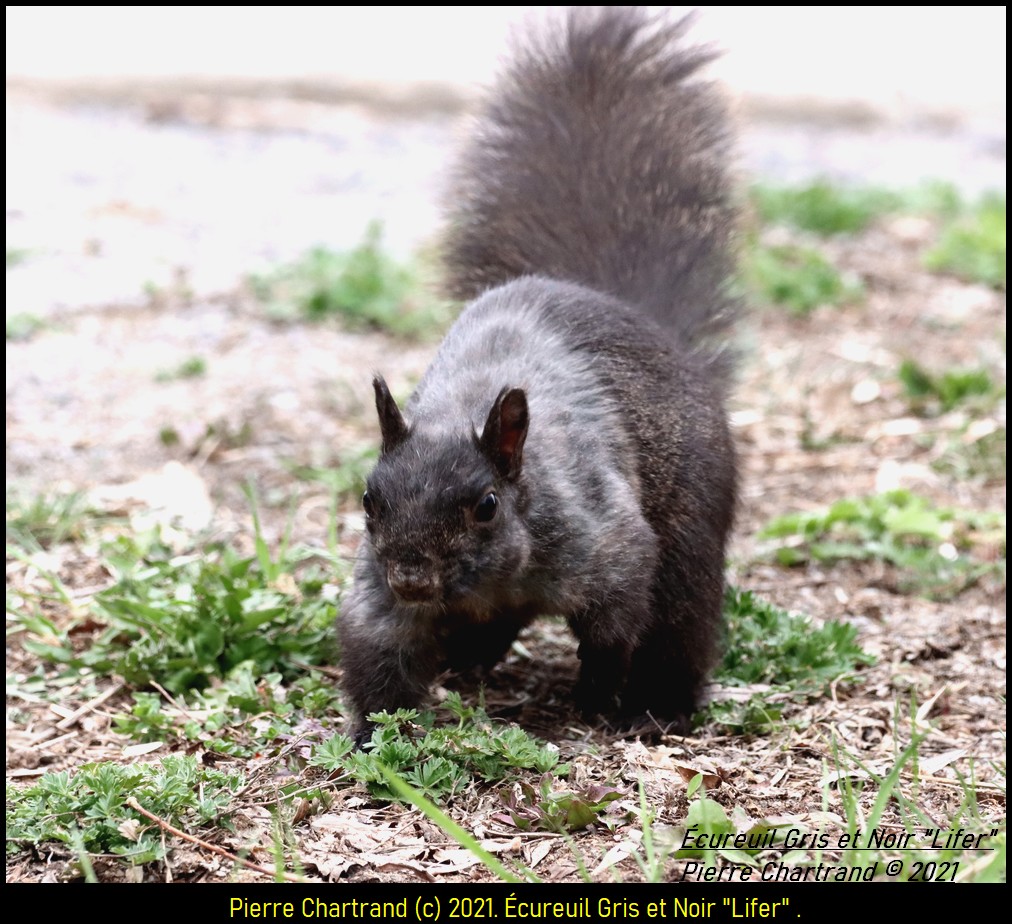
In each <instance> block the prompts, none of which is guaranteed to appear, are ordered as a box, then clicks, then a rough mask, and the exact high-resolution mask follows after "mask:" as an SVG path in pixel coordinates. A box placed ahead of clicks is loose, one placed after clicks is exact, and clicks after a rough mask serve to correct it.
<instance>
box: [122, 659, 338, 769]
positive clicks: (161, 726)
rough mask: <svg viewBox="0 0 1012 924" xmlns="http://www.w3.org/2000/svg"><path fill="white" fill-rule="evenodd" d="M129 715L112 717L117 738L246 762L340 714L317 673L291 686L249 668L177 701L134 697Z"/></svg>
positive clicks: (329, 685)
mask: <svg viewBox="0 0 1012 924" xmlns="http://www.w3.org/2000/svg"><path fill="white" fill-rule="evenodd" d="M132 695H133V700H134V704H133V706H132V707H131V709H130V711H129V712H128V713H124V714H120V715H117V716H115V717H114V719H113V724H114V727H115V729H116V731H118V732H119V733H120V734H123V735H128V736H129V737H130V738H133V739H134V740H135V741H190V742H200V744H201V746H202V747H203V748H204V749H206V750H208V751H214V752H215V753H217V754H226V755H229V756H232V757H241V758H249V757H252V756H254V755H256V754H263V753H265V752H270V751H271V750H272V749H274V748H276V747H277V742H278V741H280V740H284V739H286V738H291V737H292V736H293V735H295V734H296V733H297V729H298V728H299V727H300V726H302V730H301V731H300V732H298V734H299V736H300V737H301V738H304V739H306V740H307V741H309V740H311V739H312V737H313V735H312V734H311V733H310V732H308V731H307V729H306V728H305V723H306V722H307V720H313V719H318V720H325V721H327V722H328V723H329V721H330V720H332V719H333V717H334V716H335V715H338V714H339V713H340V696H339V694H338V692H337V688H336V686H335V685H334V683H333V681H330V680H327V679H326V678H324V677H323V676H322V675H320V674H318V673H316V672H310V673H309V674H308V675H307V676H305V677H300V678H299V679H297V680H295V681H285V680H284V678H283V677H282V675H281V674H280V673H270V674H266V675H260V674H257V673H256V672H255V670H254V668H253V665H252V664H250V663H249V662H246V663H243V664H240V665H239V666H238V667H236V668H234V669H232V670H231V671H230V672H229V673H228V675H227V676H225V677H223V678H222V679H221V681H220V682H219V683H216V684H215V685H214V686H212V687H208V688H206V689H204V690H194V691H192V692H191V693H189V694H186V695H185V696H184V695H180V696H177V697H175V699H174V701H173V702H171V703H166V702H165V700H164V698H163V697H162V695H161V694H156V693H146V692H143V691H140V692H135V693H133V694H132Z"/></svg>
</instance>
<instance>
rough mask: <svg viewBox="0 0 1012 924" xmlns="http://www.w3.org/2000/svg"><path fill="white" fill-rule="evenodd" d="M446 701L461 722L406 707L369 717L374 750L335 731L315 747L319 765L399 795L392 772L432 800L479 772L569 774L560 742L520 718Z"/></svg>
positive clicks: (482, 775) (493, 776) (375, 791)
mask: <svg viewBox="0 0 1012 924" xmlns="http://www.w3.org/2000/svg"><path fill="white" fill-rule="evenodd" d="M444 706H445V707H446V708H447V709H449V710H450V712H451V713H452V714H453V716H454V717H455V718H456V719H457V724H456V726H452V725H436V723H435V716H434V715H433V714H432V713H424V714H421V715H419V713H418V712H417V711H416V710H413V709H410V710H408V709H398V710H397V711H396V712H394V713H386V712H381V713H377V714H375V715H371V716H369V718H370V720H371V721H374V722H375V723H376V727H375V729H374V731H373V735H372V738H371V740H370V741H369V742H368V743H367V744H366V750H361V751H356V750H355V749H354V743H353V742H352V740H351V739H350V738H348V737H347V736H346V735H340V734H338V735H334V737H333V738H331V739H330V740H329V741H327V742H325V743H324V744H322V745H320V746H319V747H318V748H316V750H315V751H314V754H313V757H312V760H311V761H310V763H311V764H313V765H314V766H318V767H322V768H323V769H325V770H329V771H342V772H344V773H347V774H348V775H349V776H350V777H351V778H353V779H356V780H359V781H360V782H362V783H365V785H366V786H367V787H368V789H369V792H370V793H371V794H372V795H373V796H374V797H375V798H377V799H385V800H394V799H397V798H399V796H398V794H397V793H396V792H395V791H394V790H393V789H391V787H390V783H389V779H388V776H387V773H388V771H389V772H393V773H395V774H397V776H398V777H400V778H401V779H403V780H404V781H405V782H406V783H407V784H408V785H409V786H410V787H411V788H412V789H414V790H415V791H417V792H418V793H420V794H421V795H422V796H424V797H425V798H426V799H434V800H437V801H438V800H443V799H447V798H449V797H451V796H452V795H453V794H454V793H457V792H460V791H461V790H462V789H463V788H464V787H466V786H468V785H469V784H470V783H471V782H472V781H473V780H474V779H480V780H485V781H489V782H495V783H499V782H502V781H504V780H512V779H514V778H516V775H517V773H518V771H523V770H536V771H537V772H538V773H542V774H544V773H549V772H551V773H552V774H553V775H555V776H565V775H566V774H567V773H568V767H567V766H566V765H560V764H559V754H558V751H557V750H556V749H555V748H552V747H550V746H549V745H546V744H544V743H543V742H540V741H538V740H537V739H535V738H532V737H531V736H530V735H528V734H527V732H525V731H524V730H523V729H521V728H519V727H517V726H516V725H506V724H504V723H501V722H493V721H492V720H491V719H489V717H488V716H487V715H486V714H485V711H484V710H483V709H481V708H479V707H472V706H465V705H464V704H463V703H462V701H461V699H460V695H459V694H453V693H451V694H450V695H449V696H448V697H447V700H446V702H445V703H444Z"/></svg>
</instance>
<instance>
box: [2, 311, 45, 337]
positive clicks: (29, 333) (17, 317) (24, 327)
mask: <svg viewBox="0 0 1012 924" xmlns="http://www.w3.org/2000/svg"><path fill="white" fill-rule="evenodd" d="M45 326H46V322H45V321H43V320H42V318H40V317H39V316H38V315H35V314H28V313H27V312H20V313H18V314H9V315H7V339H8V340H30V339H31V338H32V337H34V336H35V335H36V334H37V333H38V332H39V331H40V330H42V329H43V328H45Z"/></svg>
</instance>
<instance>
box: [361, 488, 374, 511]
mask: <svg viewBox="0 0 1012 924" xmlns="http://www.w3.org/2000/svg"><path fill="white" fill-rule="evenodd" d="M362 509H363V510H364V511H365V515H366V516H367V517H371V516H372V515H373V513H374V512H375V510H376V505H375V504H374V503H373V499H372V497H370V495H369V492H368V491H366V492H365V494H363V495H362Z"/></svg>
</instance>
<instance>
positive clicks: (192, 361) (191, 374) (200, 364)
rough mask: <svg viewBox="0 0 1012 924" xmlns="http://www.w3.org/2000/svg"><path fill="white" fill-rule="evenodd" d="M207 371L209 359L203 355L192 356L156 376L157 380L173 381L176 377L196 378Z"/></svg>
mask: <svg viewBox="0 0 1012 924" xmlns="http://www.w3.org/2000/svg"><path fill="white" fill-rule="evenodd" d="M206 372H207V360H206V359H204V357H203V356H190V357H188V358H187V359H184V360H183V361H182V362H181V363H180V364H179V365H178V366H176V368H175V369H167V370H163V371H161V372H159V373H158V374H157V375H156V376H155V381H156V382H171V381H173V380H175V379H196V378H200V376H202V375H204V373H206Z"/></svg>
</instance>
